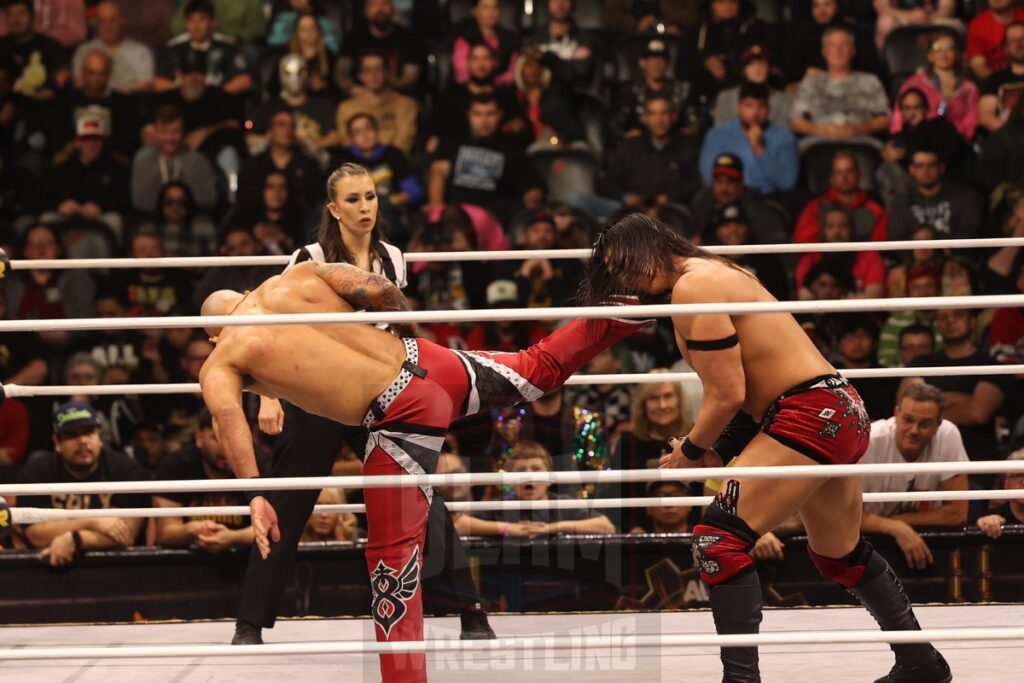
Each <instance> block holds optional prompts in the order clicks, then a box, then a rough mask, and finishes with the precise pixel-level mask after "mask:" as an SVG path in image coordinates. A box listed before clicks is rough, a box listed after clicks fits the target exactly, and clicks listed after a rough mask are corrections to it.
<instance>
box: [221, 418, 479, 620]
mask: <svg viewBox="0 0 1024 683" xmlns="http://www.w3.org/2000/svg"><path fill="white" fill-rule="evenodd" d="M282 405H283V406H284V410H285V418H284V430H283V432H282V433H281V435H280V436H279V437H278V439H277V443H276V444H275V447H274V457H273V462H272V470H271V472H270V474H269V476H272V477H324V476H328V475H330V473H331V468H332V467H333V465H334V460H335V457H336V456H337V454H338V452H339V451H340V450H341V447H342V444H343V442H345V441H346V440H347V441H349V443H350V444H351V445H352V447H353V450H355V452H356V453H357V454H358V455H359V456H360V457H362V455H363V443H365V438H366V431H365V430H363V429H361V428H357V427H347V426H345V425H341V424H338V423H337V422H333V421H331V420H328V419H326V418H322V417H319V416H317V415H311V414H309V413H306V412H305V411H302V410H300V409H298V408H296V407H295V406H292V405H290V404H288V403H282ZM319 495H320V492H319V491H318V490H291V491H270V492H268V494H267V500H269V501H270V503H271V505H273V506H274V510H275V511H276V512H277V523H278V526H279V528H280V530H281V540H280V541H279V542H277V543H272V544H271V546H270V555H269V556H268V557H267V559H265V560H264V559H262V558H261V557H260V554H259V551H258V550H257V549H256V546H255V545H253V548H252V550H251V552H250V554H249V565H248V567H247V568H246V573H245V583H244V584H243V585H242V596H241V601H240V604H239V607H238V618H239V619H240V620H243V621H247V622H249V623H250V624H253V625H254V626H260V627H263V628H273V627H274V622H275V621H276V620H277V613H278V609H279V608H280V605H281V598H282V596H283V595H284V589H285V587H286V585H287V584H289V583H290V582H291V579H292V576H293V574H292V568H293V566H294V564H295V552H296V550H297V548H298V543H299V538H301V536H302V531H303V529H305V527H306V522H307V521H308V520H309V517H310V515H311V514H312V513H313V506H314V505H316V500H317V498H318V497H319ZM444 503H445V501H444V498H443V497H442V496H441V495H440V493H439V492H438V491H437V490H436V489H435V490H434V497H433V503H432V504H431V506H430V512H429V513H428V517H427V543H426V548H425V551H424V556H423V574H422V575H423V583H424V588H425V589H426V593H425V597H426V598H427V604H428V605H432V606H433V607H434V608H435V611H438V610H439V611H441V612H447V611H458V612H461V611H463V610H467V609H472V608H474V607H476V606H478V605H479V602H480V598H479V595H478V594H477V590H476V585H475V584H474V583H473V577H472V575H471V574H470V571H469V562H468V559H467V557H466V550H465V548H464V547H463V545H462V540H461V539H460V538H459V535H458V533H456V531H455V525H454V524H453V523H452V517H451V515H450V514H449V513H448V508H447V507H445V504H444Z"/></svg>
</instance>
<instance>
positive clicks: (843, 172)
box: [793, 152, 889, 242]
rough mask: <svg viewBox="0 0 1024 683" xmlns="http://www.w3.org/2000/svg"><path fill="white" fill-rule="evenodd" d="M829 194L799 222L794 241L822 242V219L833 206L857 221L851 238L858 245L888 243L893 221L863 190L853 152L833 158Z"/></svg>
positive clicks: (810, 205) (807, 208)
mask: <svg viewBox="0 0 1024 683" xmlns="http://www.w3.org/2000/svg"><path fill="white" fill-rule="evenodd" d="M829 180H830V183H829V188H828V190H827V191H826V192H825V194H823V195H820V196H818V197H815V198H814V199H812V200H811V201H810V202H808V204H807V206H805V207H804V210H803V211H802V212H801V213H800V218H798V219H797V222H796V229H795V230H794V231H793V241H794V242H820V241H821V230H822V220H821V219H822V217H823V216H824V214H825V211H827V210H828V209H830V208H831V207H833V206H841V207H843V208H845V209H846V210H848V211H849V212H850V214H851V216H852V218H853V232H852V234H851V235H850V237H851V239H854V240H856V241H858V242H863V241H867V240H871V241H873V242H884V241H885V240H886V239H887V236H888V227H889V219H888V217H887V216H886V213H885V209H883V208H882V206H881V205H880V204H879V203H878V202H876V201H874V200H873V199H871V197H870V196H869V195H868V193H867V192H865V191H864V190H862V189H860V167H859V166H858V165H857V158H856V157H855V156H853V155H852V154H850V153H849V152H837V153H836V155H835V156H834V157H833V158H832V175H831V176H829Z"/></svg>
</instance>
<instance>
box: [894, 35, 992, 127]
mask: <svg viewBox="0 0 1024 683" xmlns="http://www.w3.org/2000/svg"><path fill="white" fill-rule="evenodd" d="M959 40H960V38H959V35H958V34H957V33H956V32H954V31H951V30H942V31H939V32H937V33H935V34H934V35H933V36H932V37H931V40H930V41H929V43H928V66H927V67H924V68H921V69H918V71H917V73H915V74H914V75H913V76H911V77H910V78H908V79H907V80H905V81H903V85H901V86H900V90H899V94H898V95H897V96H896V98H897V100H898V99H900V96H901V95H902V94H903V93H905V92H906V91H907V90H910V89H911V88H916V89H918V90H920V91H921V93H923V94H924V96H925V98H926V103H927V105H928V110H927V114H926V118H927V119H928V120H931V119H934V118H936V117H938V118H945V119H946V120H947V121H949V122H950V123H951V124H953V126H954V127H955V128H956V130H957V132H958V133H960V135H962V136H963V138H964V139H965V140H968V141H969V140H973V139H974V131H975V129H976V128H977V127H978V102H979V98H980V97H981V95H980V93H979V92H978V86H977V85H975V84H974V81H972V80H970V79H968V78H965V69H964V63H963V54H962V52H961V49H960V43H959ZM901 128H903V118H902V112H901V111H900V110H899V108H897V109H896V110H895V111H894V112H893V115H892V125H891V127H890V129H889V130H890V132H891V133H897V132H899V131H900V129H901Z"/></svg>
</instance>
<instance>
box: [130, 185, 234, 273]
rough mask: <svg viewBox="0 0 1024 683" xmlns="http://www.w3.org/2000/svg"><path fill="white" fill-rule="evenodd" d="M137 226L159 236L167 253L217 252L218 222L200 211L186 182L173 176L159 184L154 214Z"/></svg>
mask: <svg viewBox="0 0 1024 683" xmlns="http://www.w3.org/2000/svg"><path fill="white" fill-rule="evenodd" d="M138 230H139V232H146V231H151V232H153V233H154V234H156V235H157V236H159V238H160V240H161V241H162V242H163V245H164V250H165V251H166V252H167V255H168V256H214V255H216V253H217V226H215V225H214V224H213V221H211V220H210V218H209V217H208V216H207V215H206V214H203V213H200V212H199V210H198V208H197V207H196V202H195V199H193V198H192V190H190V189H189V187H188V185H186V184H185V183H182V182H179V181H176V180H172V181H171V182H169V183H167V184H166V185H164V186H163V187H162V188H160V194H159V196H158V197H157V210H156V214H155V215H154V216H153V217H152V218H150V219H148V220H145V221H143V222H142V223H141V224H140V225H139V228H138Z"/></svg>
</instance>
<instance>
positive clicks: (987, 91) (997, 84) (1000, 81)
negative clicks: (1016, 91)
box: [981, 67, 1024, 95]
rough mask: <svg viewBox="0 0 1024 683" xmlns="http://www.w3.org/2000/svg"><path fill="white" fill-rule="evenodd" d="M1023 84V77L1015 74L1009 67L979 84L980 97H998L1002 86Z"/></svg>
mask: <svg viewBox="0 0 1024 683" xmlns="http://www.w3.org/2000/svg"><path fill="white" fill-rule="evenodd" d="M1017 83H1020V84H1024V75H1020V74H1015V73H1013V71H1011V70H1010V67H1006V68H1005V69H1001V70H999V71H997V72H995V73H994V74H992V75H991V76H989V77H988V78H986V79H985V80H984V81H982V82H981V94H982V95H999V91H1000V90H1001V89H1002V88H1003V86H1004V85H1014V84H1017Z"/></svg>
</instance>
